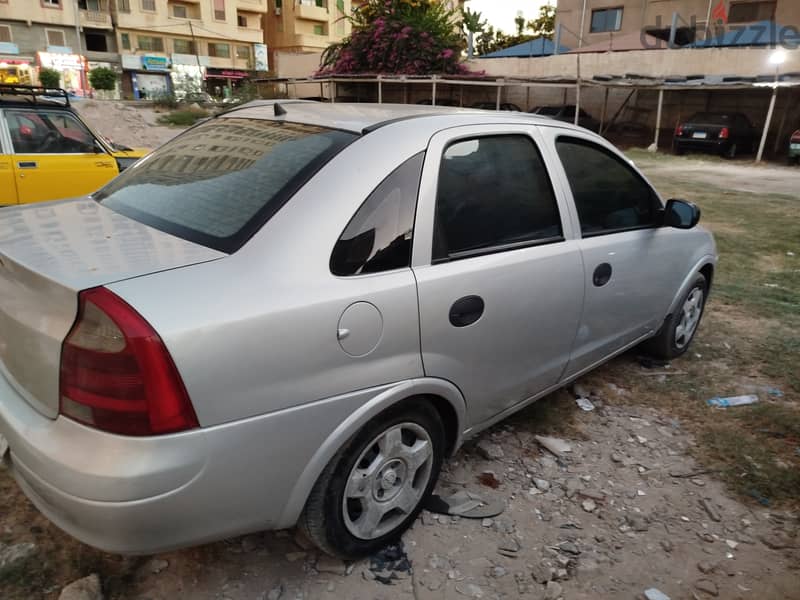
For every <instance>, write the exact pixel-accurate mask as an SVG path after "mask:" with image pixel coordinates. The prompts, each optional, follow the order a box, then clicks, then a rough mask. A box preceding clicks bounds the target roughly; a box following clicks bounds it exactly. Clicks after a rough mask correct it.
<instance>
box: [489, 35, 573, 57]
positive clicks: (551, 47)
mask: <svg viewBox="0 0 800 600" xmlns="http://www.w3.org/2000/svg"><path fill="white" fill-rule="evenodd" d="M555 49H556V46H555V44H554V43H553V42H552V40H548V39H547V38H543V37H538V38H535V39H532V40H529V41H527V42H524V43H522V44H517V45H516V46H511V47H510V48H503V49H502V50H497V51H496V52H491V53H489V54H482V55H481V56H479V57H478V58H525V57H528V56H550V55H551V54H555ZM569 50H570V49H569V48H567V47H566V46H559V50H558V53H559V54H564V53H565V52H569Z"/></svg>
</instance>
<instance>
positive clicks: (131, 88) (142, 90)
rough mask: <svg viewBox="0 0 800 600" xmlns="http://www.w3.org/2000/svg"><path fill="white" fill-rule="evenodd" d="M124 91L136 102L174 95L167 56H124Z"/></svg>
mask: <svg viewBox="0 0 800 600" xmlns="http://www.w3.org/2000/svg"><path fill="white" fill-rule="evenodd" d="M122 72H123V77H122V90H123V93H124V94H126V95H130V96H132V97H133V98H134V99H136V100H152V99H154V98H158V97H161V96H167V95H170V94H172V93H173V88H172V79H171V78H170V63H169V59H168V58H167V57H166V56H148V55H145V56H138V55H132V54H123V55H122Z"/></svg>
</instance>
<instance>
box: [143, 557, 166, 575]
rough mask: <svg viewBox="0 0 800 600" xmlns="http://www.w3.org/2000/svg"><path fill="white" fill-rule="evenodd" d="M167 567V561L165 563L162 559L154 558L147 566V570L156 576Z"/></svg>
mask: <svg viewBox="0 0 800 600" xmlns="http://www.w3.org/2000/svg"><path fill="white" fill-rule="evenodd" d="M168 566H169V561H166V560H164V559H163V558H154V559H153V560H151V561H150V563H149V564H148V565H147V569H148V570H149V571H150V572H151V573H154V574H155V575H158V574H159V573H161V571H163V570H165V569H166V568H167V567H168Z"/></svg>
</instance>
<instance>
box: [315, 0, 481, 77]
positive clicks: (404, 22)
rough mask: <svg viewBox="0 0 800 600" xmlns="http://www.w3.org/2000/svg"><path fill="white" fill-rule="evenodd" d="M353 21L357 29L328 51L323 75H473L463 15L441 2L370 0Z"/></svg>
mask: <svg viewBox="0 0 800 600" xmlns="http://www.w3.org/2000/svg"><path fill="white" fill-rule="evenodd" d="M349 19H350V22H351V23H352V25H353V32H352V33H351V34H350V36H349V37H346V38H345V39H343V40H342V41H341V42H339V43H337V44H333V45H331V46H329V47H328V48H327V49H326V50H325V52H324V53H323V54H322V61H321V70H320V72H319V74H321V75H331V74H356V73H395V74H403V75H423V74H429V73H445V74H450V75H452V74H460V73H467V69H466V68H465V67H464V66H463V65H461V63H460V56H461V50H462V49H463V39H462V35H461V31H460V30H461V28H460V23H459V21H460V13H458V12H457V11H454V10H451V9H450V8H448V7H447V6H446V5H445V4H444V3H443V2H440V1H439V0H369V1H368V2H365V3H364V4H362V5H361V6H360V7H358V8H357V9H356V10H355V12H354V13H353V16H352V17H349Z"/></svg>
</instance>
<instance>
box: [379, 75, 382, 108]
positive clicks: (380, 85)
mask: <svg viewBox="0 0 800 600" xmlns="http://www.w3.org/2000/svg"><path fill="white" fill-rule="evenodd" d="M378 104H383V83H382V82H381V76H380V75H378Z"/></svg>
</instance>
